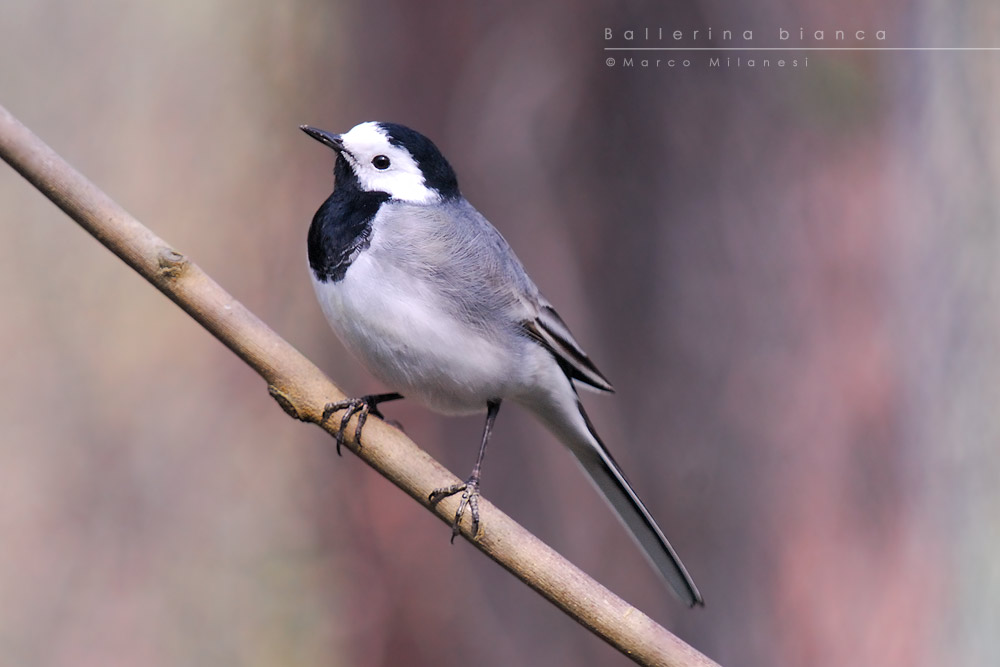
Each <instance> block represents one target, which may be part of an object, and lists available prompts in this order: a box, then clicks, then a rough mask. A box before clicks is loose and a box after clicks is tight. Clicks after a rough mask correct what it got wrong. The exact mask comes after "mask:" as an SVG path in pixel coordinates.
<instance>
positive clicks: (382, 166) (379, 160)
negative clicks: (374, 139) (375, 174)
mask: <svg viewBox="0 0 1000 667" xmlns="http://www.w3.org/2000/svg"><path fill="white" fill-rule="evenodd" d="M390 164H391V163H390V162H389V158H387V157H386V156H384V155H376V156H375V157H373V158H372V166H374V167H375V168H376V169H378V170H380V171H385V170H386V169H388V168H389V165H390Z"/></svg>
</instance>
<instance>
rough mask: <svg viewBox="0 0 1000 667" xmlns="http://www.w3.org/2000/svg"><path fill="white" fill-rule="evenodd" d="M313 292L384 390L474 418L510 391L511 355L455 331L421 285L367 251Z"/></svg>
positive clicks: (465, 330) (457, 325) (458, 325)
mask: <svg viewBox="0 0 1000 667" xmlns="http://www.w3.org/2000/svg"><path fill="white" fill-rule="evenodd" d="M313 286H314V287H315V289H316V296H317V298H318V299H319V303H320V306H321V307H322V309H323V313H324V314H325V315H326V319H327V320H328V321H329V322H330V326H331V327H333V330H334V331H335V332H336V333H337V335H338V336H339V337H340V339H341V341H343V343H344V345H345V346H346V347H347V348H348V349H349V350H350V351H351V352H352V353H353V354H354V355H356V356H357V357H358V358H359V359H361V361H362V362H363V363H364V364H365V365H366V366H367V367H368V369H369V370H370V371H371V372H372V374H374V375H375V376H376V377H378V378H379V379H380V380H381V381H382V382H384V383H385V384H386V385H387V386H388V388H389V389H391V390H396V391H399V392H401V393H402V394H404V395H405V396H408V397H412V398H416V399H418V400H420V401H422V402H423V403H425V404H426V405H427V406H428V407H430V408H432V409H434V410H437V411H439V412H444V413H447V414H463V413H471V412H481V411H483V410H484V409H485V408H486V402H487V401H488V400H491V399H495V398H504V397H506V396H509V395H510V394H511V393H512V392H515V391H516V390H517V389H516V386H515V385H519V383H517V382H516V381H515V380H514V378H513V375H515V374H517V373H518V359H517V358H515V357H516V356H517V350H516V349H513V348H512V347H510V346H503V345H501V344H500V343H499V342H498V339H497V337H488V336H486V335H483V334H482V333H481V332H477V331H476V330H475V329H473V328H471V327H469V326H465V325H463V324H462V322H460V321H458V320H457V319H456V317H455V315H453V314H452V313H450V312H449V310H448V309H447V308H446V307H444V306H443V304H442V303H441V301H440V298H441V297H439V296H436V295H435V294H434V293H433V290H431V289H430V288H429V286H428V285H427V284H425V283H422V282H420V281H419V280H415V279H413V278H412V277H411V276H407V275H405V274H403V273H402V272H401V271H399V269H398V268H396V267H393V266H386V265H384V264H379V263H376V262H374V261H372V259H371V255H370V253H361V255H360V256H359V257H358V258H357V259H356V260H355V261H354V263H353V264H352V265H351V266H350V268H349V269H348V270H347V274H346V275H345V276H344V278H343V279H342V280H341V281H339V282H335V283H321V282H319V281H317V280H316V279H315V277H314V278H313Z"/></svg>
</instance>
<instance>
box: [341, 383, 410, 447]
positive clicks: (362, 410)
mask: <svg viewBox="0 0 1000 667" xmlns="http://www.w3.org/2000/svg"><path fill="white" fill-rule="evenodd" d="M398 398H402V396H400V395H399V394H369V395H367V396H361V397H360V398H347V399H344V400H343V401H337V402H336V403H327V404H326V405H325V406H324V407H323V417H322V422H323V423H325V422H326V420H328V419H329V418H330V417H331V416H332V415H333V413H334V412H340V411H341V410H343V411H344V415H343V416H342V417H341V418H340V428H338V429H337V433H336V434H335V435H334V439H336V441H337V456H341V452H340V447H341V445H343V444H345V439H344V434H345V432H346V431H347V425H348V424H350V423H351V418H352V417H354V415H357V416H358V421H357V424H355V426H354V443H355V444H356V445H357V446H358V447H359V448H360V447H361V430H362V429H363V428H364V427H365V422H366V421H367V420H368V415H370V414H372V415H375V416H376V417H378V418H379V419H382V420H384V419H385V417H384V416H383V415H382V412H381V411H380V410H379V409H378V404H379V403H383V402H385V401H394V400H396V399H398Z"/></svg>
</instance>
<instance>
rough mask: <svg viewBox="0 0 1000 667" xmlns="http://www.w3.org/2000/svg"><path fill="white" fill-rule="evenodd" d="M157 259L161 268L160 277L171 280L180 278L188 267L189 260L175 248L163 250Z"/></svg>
mask: <svg viewBox="0 0 1000 667" xmlns="http://www.w3.org/2000/svg"><path fill="white" fill-rule="evenodd" d="M156 259H157V262H158V263H159V266H160V275H161V276H163V277H164V278H167V279H170V280H173V279H176V278H178V277H180V275H181V274H182V273H183V272H184V269H185V268H187V266H188V258H187V257H185V256H184V255H182V254H180V253H179V252H177V251H176V250H174V249H173V248H161V249H160V252H159V253H158V254H157V258H156Z"/></svg>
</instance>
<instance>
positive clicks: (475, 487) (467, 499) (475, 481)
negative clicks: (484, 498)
mask: <svg viewBox="0 0 1000 667" xmlns="http://www.w3.org/2000/svg"><path fill="white" fill-rule="evenodd" d="M459 491H461V492H462V502H460V503H459V504H458V510H457V511H456V512H455V521H454V523H452V524H451V541H452V543H454V542H455V538H456V537H457V536H458V533H459V526H460V525H461V523H462V515H463V514H465V508H466V507H468V508H469V513H470V515H471V516H472V538H473V539H475V537H476V535H478V534H479V476H478V475H473V476H472V477H470V478H469V479H467V480H465V481H464V482H462V483H461V484H452V485H451V486H446V487H444V488H443V489H435V490H434V491H432V492H431V495H430V496H428V498H427V499H428V500H429V501H430V503H431V505H436V504H438V503H439V502H441V501H442V500H444V499H445V498H447V497H448V496H453V495H455V494H456V493H458V492H459Z"/></svg>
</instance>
